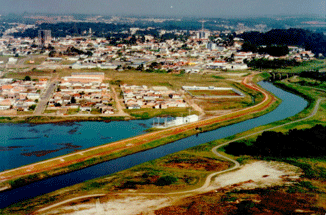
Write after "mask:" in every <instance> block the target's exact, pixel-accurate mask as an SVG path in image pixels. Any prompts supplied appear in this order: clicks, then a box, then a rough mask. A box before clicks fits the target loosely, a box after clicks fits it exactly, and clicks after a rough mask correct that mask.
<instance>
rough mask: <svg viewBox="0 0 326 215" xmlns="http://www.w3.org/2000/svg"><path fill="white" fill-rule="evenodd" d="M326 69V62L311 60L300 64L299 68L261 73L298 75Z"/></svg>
mask: <svg viewBox="0 0 326 215" xmlns="http://www.w3.org/2000/svg"><path fill="white" fill-rule="evenodd" d="M324 68H326V60H313V61H307V62H302V63H301V65H300V66H295V67H287V68H282V69H264V70H263V71H275V72H286V73H299V72H303V71H309V70H315V69H318V70H321V69H324Z"/></svg>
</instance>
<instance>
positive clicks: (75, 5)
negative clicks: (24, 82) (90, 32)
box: [0, 0, 326, 17]
mask: <svg viewBox="0 0 326 215" xmlns="http://www.w3.org/2000/svg"><path fill="white" fill-rule="evenodd" d="M0 2H1V5H2V6H1V9H0V13H1V14H7V13H24V12H27V13H58V14H69V13H70V14H71V13H80V14H100V15H137V16H139V15H144V16H147V15H149V16H153V15H154V16H169V17H171V16H175V17H180V16H197V17H203V16H206V17H223V16H226V17H239V16H240V17H241V16H266V15H267V16H269V15H285V14H288V15H302V14H318V15H323V14H324V13H325V4H326V3H325V1H322V0H311V1H306V0H299V1H298V0H297V1H294V0H287V1H281V0H275V1H267V0H249V1H244V0H229V1H224V0H219V1H216V0H204V1H200V0H178V1H173V0H164V1H161V0H136V1H131V0H121V1H114V0H96V1H86V0H69V1H67V0H56V1H46V0H30V1H23V0H16V1H14V2H13V1H4V0H1V1H0Z"/></svg>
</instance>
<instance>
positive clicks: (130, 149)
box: [0, 76, 276, 187]
mask: <svg viewBox="0 0 326 215" xmlns="http://www.w3.org/2000/svg"><path fill="white" fill-rule="evenodd" d="M248 77H249V76H248ZM250 78H252V76H250ZM246 81H248V79H247V78H246ZM244 84H246V86H248V87H250V88H253V89H255V90H258V91H261V92H262V93H263V94H264V96H265V100H264V101H263V102H262V103H260V104H259V105H255V106H253V107H249V108H246V109H244V110H240V111H238V112H234V113H231V114H228V115H224V116H219V117H214V118H211V119H207V120H203V121H200V122H197V123H192V124H188V125H185V126H181V127H177V128H172V129H167V130H163V131H158V132H152V133H149V134H146V135H142V136H138V137H135V138H130V139H127V140H123V141H119V142H116V143H111V144H108V145H104V146H100V147H94V148H91V149H88V150H84V151H80V152H77V153H72V154H69V155H66V156H61V157H59V158H55V159H50V160H47V161H43V162H40V163H36V164H32V165H28V166H24V167H21V168H17V169H14V170H10V171H5V172H2V173H0V177H2V185H3V186H8V184H10V185H11V186H12V185H14V186H12V187H16V186H23V185H25V184H28V183H31V182H33V181H37V180H40V179H44V178H47V177H51V176H54V175H59V174H63V173H67V172H71V171H75V170H77V169H81V168H85V167H87V166H91V165H95V164H97V163H101V162H104V161H107V160H111V159H115V158H118V157H121V156H125V155H128V154H133V153H135V152H139V151H143V150H147V149H149V148H153V147H157V146H159V145H163V144H167V143H169V142H173V141H175V140H178V139H182V138H185V137H187V136H191V135H194V134H198V133H201V132H204V131H208V130H212V129H216V128H217V127H222V126H225V125H227V124H233V123H236V122H239V121H242V120H245V119H248V118H253V117H257V116H258V115H263V114H265V113H267V112H269V111H271V109H273V108H275V106H276V103H275V102H276V99H275V98H274V97H273V96H272V95H271V94H269V93H267V92H265V91H263V90H261V89H260V88H258V87H256V86H254V85H253V84H252V83H244ZM272 104H274V105H275V106H274V107H271V105H272ZM250 113H251V114H250ZM222 123H223V124H222ZM9 180H10V181H9Z"/></svg>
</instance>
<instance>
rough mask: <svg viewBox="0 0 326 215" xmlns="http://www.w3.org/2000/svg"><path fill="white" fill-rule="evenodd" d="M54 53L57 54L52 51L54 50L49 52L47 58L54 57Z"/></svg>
mask: <svg viewBox="0 0 326 215" xmlns="http://www.w3.org/2000/svg"><path fill="white" fill-rule="evenodd" d="M56 53H57V52H56V51H54V50H52V51H50V53H49V57H54V56H55V54H56Z"/></svg>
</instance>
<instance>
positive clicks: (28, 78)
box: [23, 75, 32, 81]
mask: <svg viewBox="0 0 326 215" xmlns="http://www.w3.org/2000/svg"><path fill="white" fill-rule="evenodd" d="M30 80H32V79H31V77H29V76H28V75H27V76H25V78H24V79H23V81H30Z"/></svg>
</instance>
